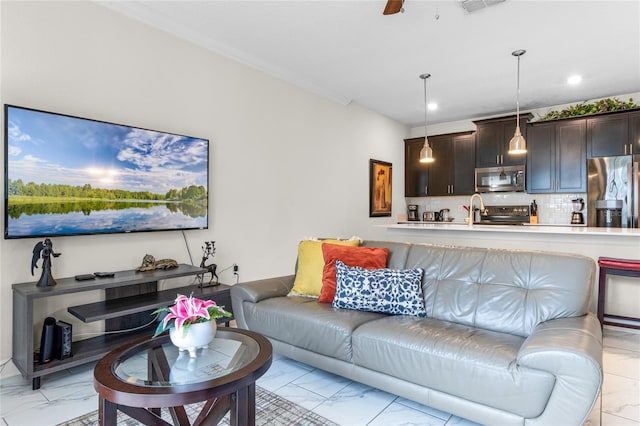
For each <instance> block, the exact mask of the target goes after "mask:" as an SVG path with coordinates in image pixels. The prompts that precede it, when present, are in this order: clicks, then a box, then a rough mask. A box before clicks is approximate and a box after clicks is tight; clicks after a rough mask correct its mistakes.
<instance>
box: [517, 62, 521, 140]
mask: <svg viewBox="0 0 640 426" xmlns="http://www.w3.org/2000/svg"><path fill="white" fill-rule="evenodd" d="M520 56H521V55H518V79H517V81H518V83H517V89H516V126H517V127H520Z"/></svg>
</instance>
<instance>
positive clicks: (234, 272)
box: [233, 263, 240, 275]
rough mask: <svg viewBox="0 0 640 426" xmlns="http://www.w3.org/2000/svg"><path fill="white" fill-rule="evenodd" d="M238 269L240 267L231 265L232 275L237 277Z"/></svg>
mask: <svg viewBox="0 0 640 426" xmlns="http://www.w3.org/2000/svg"><path fill="white" fill-rule="evenodd" d="M239 269H240V267H239V266H238V265H237V264H235V263H234V264H233V274H234V275H238V270H239Z"/></svg>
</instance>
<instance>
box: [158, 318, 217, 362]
mask: <svg viewBox="0 0 640 426" xmlns="http://www.w3.org/2000/svg"><path fill="white" fill-rule="evenodd" d="M217 328H218V326H217V325H216V322H215V321H207V322H199V323H196V324H191V325H190V326H189V328H188V329H187V331H186V333H185V332H184V330H182V329H180V330H178V329H177V328H175V327H174V328H172V329H170V330H169V337H170V338H171V343H173V344H174V345H175V346H177V347H178V350H179V351H180V352H182V351H189V356H190V357H191V358H195V357H196V351H197V350H198V349H200V348H206V347H207V345H208V344H209V343H211V341H212V340H213V336H215V335H216V330H217Z"/></svg>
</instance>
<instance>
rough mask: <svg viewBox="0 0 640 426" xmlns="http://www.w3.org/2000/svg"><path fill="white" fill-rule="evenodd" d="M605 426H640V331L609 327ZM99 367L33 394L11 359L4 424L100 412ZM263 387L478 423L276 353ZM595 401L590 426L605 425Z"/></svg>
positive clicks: (413, 417) (397, 414)
mask: <svg viewBox="0 0 640 426" xmlns="http://www.w3.org/2000/svg"><path fill="white" fill-rule="evenodd" d="M604 343H605V344H604V346H605V350H604V371H605V374H604V386H603V389H604V390H603V394H602V398H603V399H602V425H603V426H640V333H632V332H628V331H623V329H605V339H604ZM92 380H93V364H88V365H85V366H82V367H76V368H73V369H69V370H67V371H62V372H59V373H57V374H55V375H51V376H47V377H46V378H43V379H42V387H41V388H40V389H39V390H37V391H34V390H32V389H31V384H30V383H28V382H27V381H26V380H24V379H23V378H22V377H21V376H20V375H16V371H15V370H14V369H13V366H12V364H10V363H9V364H6V365H4V366H2V370H1V371H0V418H1V421H0V426H46V425H56V424H58V423H60V422H62V421H65V420H69V419H72V418H75V417H77V416H79V415H82V414H85V413H88V412H90V411H93V410H96V408H97V405H98V400H97V395H96V392H95V391H94V390H93V382H92ZM258 385H259V386H261V387H263V388H265V389H267V390H270V391H272V392H274V393H277V394H279V395H280V396H282V397H284V398H286V399H288V400H290V401H293V402H295V403H297V404H298V405H301V406H303V407H305V408H307V409H309V410H312V411H314V412H315V413H317V414H319V415H321V416H323V417H325V418H327V419H329V420H332V421H334V422H336V423H338V424H340V425H344V426H358V425H370V426H378V425H385V426H394V425H438V426H443V425H446V426H452V425H473V424H475V423H473V422H470V421H468V420H465V419H461V418H459V417H456V416H453V415H451V414H449V413H445V412H442V411H439V410H435V409H432V408H430V407H426V406H423V405H420V404H417V403H415V402H412V401H409V400H406V399H404V398H401V397H398V396H395V395H392V394H389V393H386V392H383V391H380V390H377V389H374V388H371V387H369V386H365V385H362V384H360V383H357V382H353V381H350V380H346V379H344V378H341V377H338V376H335V375H333V374H330V373H326V372H324V371H322V370H318V369H315V368H313V367H310V366H308V365H305V364H302V363H299V362H296V361H293V360H290V359H288V358H284V357H281V356H278V355H275V356H274V360H273V363H272V367H271V368H270V370H269V371H268V372H267V373H266V374H265V375H264V376H263V377H262V378H260V379H259V381H258ZM599 408H600V404H599V402H598V403H597V404H596V407H595V409H594V410H593V412H592V413H591V415H590V417H589V419H588V420H587V422H586V423H585V424H586V425H589V426H592V425H599V424H600V411H599Z"/></svg>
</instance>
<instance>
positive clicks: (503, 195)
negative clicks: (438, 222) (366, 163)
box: [402, 192, 587, 225]
mask: <svg viewBox="0 0 640 426" xmlns="http://www.w3.org/2000/svg"><path fill="white" fill-rule="evenodd" d="M482 198H483V200H484V203H485V204H486V205H490V206H505V205H530V204H531V202H533V200H536V204H537V205H538V223H539V224H541V225H545V224H546V225H570V224H571V213H572V212H573V203H572V202H571V200H573V199H575V198H583V199H584V200H585V202H586V199H587V194H586V193H576V194H527V193H524V192H498V193H487V194H482ZM469 199H470V196H468V195H464V196H447V197H407V198H405V201H406V204H407V205H409V204H417V205H418V213H419V216H418V217H419V218H422V212H424V211H439V210H441V209H449V211H450V216H453V217H454V220H455V221H456V222H462V221H464V218H465V217H467V212H466V210H464V208H463V207H462V206H463V205H469ZM477 206H478V203H477V201H476V207H477ZM402 213H404V214H406V208H405V211H404V212H402ZM582 214H583V215H584V220H585V223H586V222H587V209H586V207H585V209H584V210H583V211H582Z"/></svg>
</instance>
